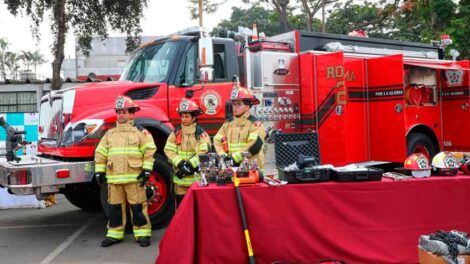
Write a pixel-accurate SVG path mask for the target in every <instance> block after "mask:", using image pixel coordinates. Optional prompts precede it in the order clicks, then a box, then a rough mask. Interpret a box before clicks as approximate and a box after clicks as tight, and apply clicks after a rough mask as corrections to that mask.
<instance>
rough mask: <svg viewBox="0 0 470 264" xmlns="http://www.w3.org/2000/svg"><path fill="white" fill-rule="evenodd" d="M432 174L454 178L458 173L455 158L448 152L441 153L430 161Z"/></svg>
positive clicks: (457, 164)
mask: <svg viewBox="0 0 470 264" xmlns="http://www.w3.org/2000/svg"><path fill="white" fill-rule="evenodd" d="M432 172H433V174H434V175H440V176H445V175H447V176H455V175H457V174H458V173H459V163H458V162H457V158H456V157H455V156H454V155H453V154H452V153H450V152H446V151H442V152H439V153H437V155H436V156H434V158H433V159H432Z"/></svg>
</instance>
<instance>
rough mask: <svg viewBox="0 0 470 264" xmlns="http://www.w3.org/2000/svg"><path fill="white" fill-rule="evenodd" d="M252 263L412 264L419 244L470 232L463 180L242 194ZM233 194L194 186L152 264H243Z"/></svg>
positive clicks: (468, 193) (468, 190)
mask: <svg viewBox="0 0 470 264" xmlns="http://www.w3.org/2000/svg"><path fill="white" fill-rule="evenodd" d="M241 191H242V199H243V203H244V206H245V211H246V216H247V220H248V226H249V231H250V235H251V242H252V246H253V251H254V255H255V257H256V260H257V263H272V262H275V261H282V262H283V263H286V262H287V263H293V262H294V263H299V262H301V263H315V262H317V261H319V260H322V259H331V258H334V259H340V260H344V261H346V262H347V263H348V264H349V263H417V262H418V254H417V245H418V238H419V236H420V235H423V234H430V233H433V232H435V231H437V230H461V231H466V232H470V210H469V207H468V204H469V201H470V176H464V175H461V176H454V177H430V178H426V179H410V180H407V181H392V180H390V179H385V178H384V179H382V181H377V182H353V183H336V182H326V183H308V184H289V185H285V186H280V187H268V186H267V185H265V184H264V183H262V184H258V185H257V186H256V187H243V188H242V189H241ZM247 262H248V257H247V249H246V244H245V240H244V235H243V231H242V224H241V220H240V213H239V209H238V205H237V200H236V195H235V190H234V187H233V186H231V185H226V186H216V185H215V184H211V185H209V186H207V187H200V186H198V185H197V184H193V186H192V187H191V188H190V190H189V191H188V193H187V194H186V196H185V198H184V200H183V202H182V203H181V205H180V207H179V208H178V210H177V212H176V214H175V216H174V218H173V220H172V221H171V223H170V225H169V226H168V228H167V230H166V233H165V235H164V237H163V238H162V241H161V242H160V253H159V256H158V258H157V260H156V263H247Z"/></svg>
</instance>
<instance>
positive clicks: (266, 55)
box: [0, 29, 470, 226]
mask: <svg viewBox="0 0 470 264" xmlns="http://www.w3.org/2000/svg"><path fill="white" fill-rule="evenodd" d="M224 33H226V34H225V35H226V36H229V37H231V38H229V37H206V36H204V34H203V33H202V32H201V31H200V30H199V29H197V30H188V31H186V32H179V33H177V34H173V35H171V36H169V37H165V38H161V39H157V40H155V41H152V42H150V43H146V44H145V45H143V46H142V47H140V48H139V49H138V50H137V51H136V52H135V54H134V55H133V58H132V59H131V61H130V63H129V65H128V66H127V68H126V69H125V71H124V72H123V74H122V76H121V80H120V81H117V82H103V83H90V84H85V85H80V86H77V87H75V88H71V89H66V90H59V91H53V92H51V93H49V94H48V95H46V96H44V97H43V98H42V100H41V108H40V126H39V143H38V145H39V146H38V149H39V152H40V153H41V154H40V155H38V156H37V157H33V158H29V159H27V158H25V159H23V160H22V161H21V162H20V163H2V164H1V166H0V185H1V186H3V187H6V188H8V189H9V190H10V192H11V193H13V194H17V195H26V194H36V196H37V197H38V199H41V198H43V197H44V196H46V195H48V194H51V193H59V192H61V193H64V194H65V196H66V197H67V199H68V200H69V201H70V202H71V203H73V204H74V205H76V206H78V207H80V208H83V209H95V208H96V207H99V206H100V201H101V203H102V204H103V205H106V188H102V189H101V190H100V188H99V187H98V185H97V184H96V181H95V179H94V176H93V171H94V165H93V162H92V160H93V156H94V151H95V147H96V145H97V144H98V142H99V140H100V138H101V137H102V136H103V134H104V132H105V131H106V130H107V129H109V128H111V127H112V126H113V125H114V123H115V121H116V117H115V113H114V111H113V107H114V106H113V103H114V100H115V98H116V97H117V96H118V95H127V96H129V97H131V98H133V99H134V100H135V101H136V102H137V103H138V104H139V105H140V106H141V109H142V110H141V111H139V112H138V113H137V114H136V123H137V124H139V125H141V126H143V127H145V128H146V129H147V130H148V131H150V133H151V134H152V135H153V137H154V139H155V142H156V144H157V147H158V153H157V154H156V161H155V166H154V173H153V174H152V177H151V180H150V184H151V186H152V187H153V189H154V192H155V196H154V197H153V198H152V199H151V200H150V201H149V215H150V217H151V219H152V222H153V223H154V225H155V226H158V225H159V224H162V223H164V222H165V221H167V220H168V219H169V217H171V215H172V214H173V197H172V194H171V193H172V192H171V191H170V190H171V175H172V169H171V166H170V165H169V164H168V162H167V159H166V157H165V156H164V154H163V148H164V144H165V141H166V138H167V136H168V135H169V134H170V132H171V131H172V130H173V128H174V126H175V125H176V124H178V123H179V120H180V118H179V115H178V113H177V112H176V109H177V107H178V103H179V101H180V100H181V99H182V98H184V97H192V99H193V100H195V101H197V102H199V104H200V105H201V107H202V109H203V111H204V114H203V115H202V116H201V117H200V119H199V122H200V124H201V125H202V126H203V127H204V128H205V129H206V130H207V131H208V132H209V133H210V134H212V135H213V134H215V133H216V131H217V130H218V128H219V127H220V126H221V125H222V123H223V122H224V120H225V118H226V114H230V105H228V104H227V103H226V101H227V99H228V98H229V95H230V91H231V89H232V87H233V79H234V76H239V77H240V80H241V83H242V85H243V86H246V87H249V88H250V89H251V90H252V91H253V92H254V94H255V95H256V96H257V97H258V98H259V99H260V100H261V104H260V105H258V106H256V107H254V108H253V109H252V110H253V114H254V115H255V116H257V117H258V118H259V119H261V120H262V121H263V122H264V123H265V126H266V128H267V129H268V130H269V131H276V130H277V131H279V130H281V131H282V132H285V133H290V132H292V133H299V132H305V131H308V130H315V131H317V132H318V134H319V148H320V153H321V158H322V163H324V164H327V163H329V164H334V165H344V164H348V163H353V162H366V161H388V162H403V160H404V159H405V158H406V156H407V155H409V154H410V153H413V152H422V153H425V154H426V155H428V156H433V155H434V154H435V153H437V152H438V151H441V150H449V151H464V152H469V151H470V138H469V136H468V132H469V131H470V122H469V120H470V110H469V104H470V95H469V89H470V88H469V86H470V74H469V67H470V65H469V62H468V61H455V60H452V61H451V60H442V49H441V48H440V47H436V46H433V45H425V44H418V43H408V42H399V41H390V40H381V39H372V38H361V37H348V36H340V35H333V34H321V33H311V32H303V31H293V32H289V33H285V34H281V35H278V36H275V37H271V38H268V39H264V40H257V41H252V36H251V34H252V32H251V31H250V30H248V29H242V30H241V31H240V32H237V33H232V32H225V31H224ZM268 134H270V133H268ZM266 145H267V147H266V148H265V151H266V152H267V153H266V171H267V173H270V170H271V172H274V171H275V164H273V161H274V151H273V150H272V149H273V146H272V145H273V144H272V143H270V140H267V143H266Z"/></svg>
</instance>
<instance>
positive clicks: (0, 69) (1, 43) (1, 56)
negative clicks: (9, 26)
mask: <svg viewBox="0 0 470 264" xmlns="http://www.w3.org/2000/svg"><path fill="white" fill-rule="evenodd" d="M8 45H9V43H8V41H7V40H6V39H4V38H0V74H1V76H2V79H3V80H4V81H5V80H6V79H7V72H6V70H5V59H6V50H7V48H8Z"/></svg>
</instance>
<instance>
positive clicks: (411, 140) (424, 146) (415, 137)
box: [406, 133, 438, 160]
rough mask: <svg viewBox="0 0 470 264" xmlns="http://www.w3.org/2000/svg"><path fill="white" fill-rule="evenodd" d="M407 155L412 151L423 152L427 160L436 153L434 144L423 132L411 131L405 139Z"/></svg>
mask: <svg viewBox="0 0 470 264" xmlns="http://www.w3.org/2000/svg"><path fill="white" fill-rule="evenodd" d="M406 141H407V142H406V146H407V149H406V154H407V156H409V155H411V154H413V153H423V154H424V155H425V156H426V157H427V158H428V159H429V160H431V159H432V157H434V156H435V155H436V154H437V152H438V151H437V149H436V146H434V144H433V142H432V140H431V138H429V136H427V135H426V134H423V133H411V134H409V135H408V137H407V140H406Z"/></svg>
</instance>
